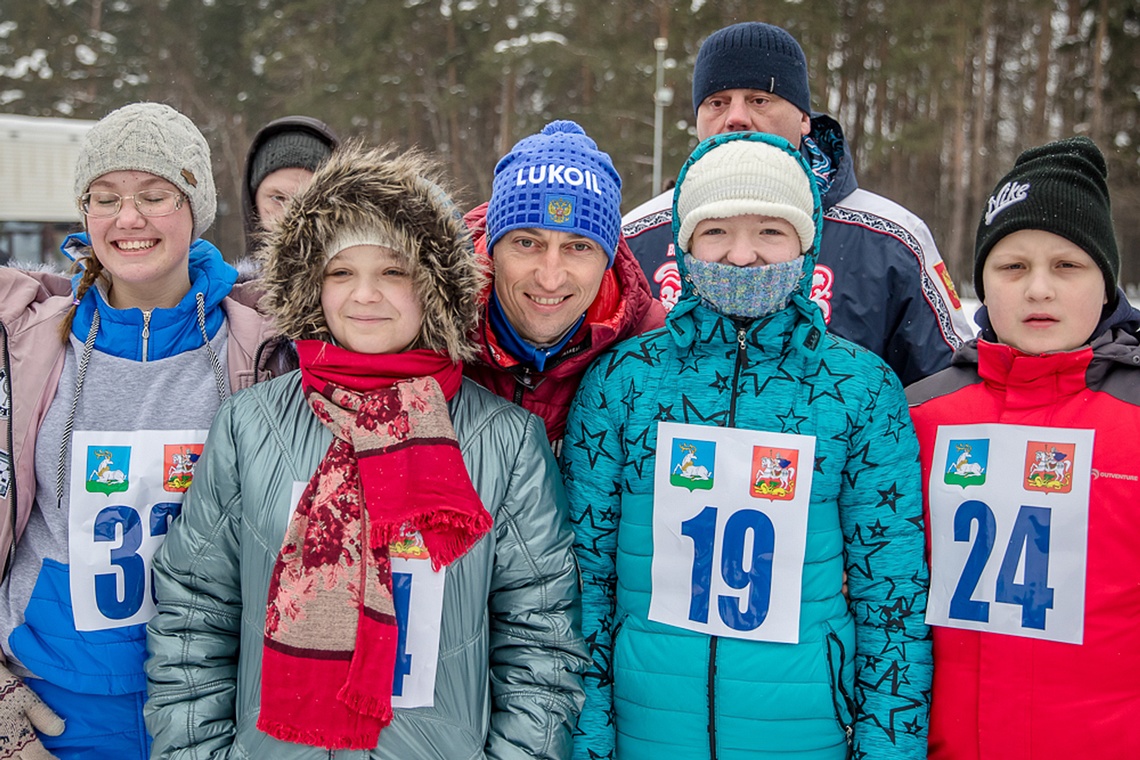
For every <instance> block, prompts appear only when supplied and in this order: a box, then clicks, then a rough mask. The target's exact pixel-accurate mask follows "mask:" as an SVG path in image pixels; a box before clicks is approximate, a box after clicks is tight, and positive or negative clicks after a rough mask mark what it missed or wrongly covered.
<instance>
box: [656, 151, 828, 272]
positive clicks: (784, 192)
mask: <svg viewBox="0 0 1140 760" xmlns="http://www.w3.org/2000/svg"><path fill="white" fill-rule="evenodd" d="M811 182H812V179H811V178H810V177H809V176H808V175H807V174H806V173H805V172H804V170H803V167H801V166H800V164H799V162H798V161H796V159H795V158H794V157H793V156H791V155H789V154H788V153H787V152H785V151H783V150H781V149H780V148H778V147H776V146H774V145H770V144H768V143H766V142H760V141H754V140H733V141H731V142H725V143H723V144H721V145H716V146H713V147H712V148H711V149H710V150H708V151H707V152H706V153H705V154H704V155H703V156H701V157H700V158H698V159H697V160H696V161H695V162H694V163H693V164H692V165H690V166H689V167H688V171H687V173H685V174H684V176H683V178H682V181H681V184H680V185H679V186H678V187H677V212H676V213H677V216H678V217H679V218H680V222H681V223H680V228H679V231H678V233H677V245H678V246H679V247H680V248H681V250H682V251H684V252H689V241H690V240H691V239H692V236H693V230H695V229H696V227H697V223H698V222H701V221H702V220H705V219H727V218H728V217H732V216H741V215H743V214H760V215H762V216H772V217H777V218H779V219H785V220H787V221H788V223H789V224H791V225H792V226H793V227H795V229H796V234H797V235H798V236H799V239H800V253H806V252H807V251H809V250H810V249H811V247H812V244H813V243H814V242H815V222H813V221H812V211H813V210H814V201H813V198H812V187H811Z"/></svg>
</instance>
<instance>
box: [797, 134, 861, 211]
mask: <svg viewBox="0 0 1140 760" xmlns="http://www.w3.org/2000/svg"><path fill="white" fill-rule="evenodd" d="M808 137H810V138H811V139H812V140H813V141H814V142H815V144H816V147H818V148H819V150H820V152H821V153H822V154H823V156H824V157H825V158H826V159H827V160H828V162H830V164H831V170H830V172H828V174H829V176H830V177H831V182H830V184H829V185H828V188H827V192H826V193H825V194H824V196H823V198H822V199H821V200H822V202H823V208H824V209H825V210H826V209H829V208H831V207H832V206H834V205H835V204H836V203H839V201H841V200H843V199H844V198H846V197H847V196H848V195H851V193H853V192H855V191H856V190H858V189H859V182H858V180H857V179H856V178H855V162H854V161H853V160H852V159H851V151H850V150H849V149H848V147H847V138H845V137H844V136H843V127H841V126H839V122H837V121H836V120H835V119H833V118H831V117H830V116H828V115H827V114H822V113H813V114H812V115H811V132H809V133H808Z"/></svg>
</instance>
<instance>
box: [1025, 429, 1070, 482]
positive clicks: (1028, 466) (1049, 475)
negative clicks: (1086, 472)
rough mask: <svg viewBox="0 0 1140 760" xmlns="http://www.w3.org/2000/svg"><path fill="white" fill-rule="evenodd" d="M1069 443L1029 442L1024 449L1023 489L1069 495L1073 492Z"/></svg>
mask: <svg viewBox="0 0 1140 760" xmlns="http://www.w3.org/2000/svg"><path fill="white" fill-rule="evenodd" d="M1075 449H1076V446H1074V445H1073V444H1071V443H1047V442H1042V441H1030V442H1029V445H1028V446H1026V447H1025V489H1026V490H1027V491H1040V492H1041V493H1069V491H1071V490H1073V455H1074V452H1075Z"/></svg>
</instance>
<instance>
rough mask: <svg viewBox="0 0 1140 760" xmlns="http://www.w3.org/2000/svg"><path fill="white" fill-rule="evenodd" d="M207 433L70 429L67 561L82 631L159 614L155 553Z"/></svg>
mask: <svg viewBox="0 0 1140 760" xmlns="http://www.w3.org/2000/svg"><path fill="white" fill-rule="evenodd" d="M207 432H208V431H206V430H138V431H134V432H105V431H99V432H94V431H85V430H83V431H77V432H75V433H74V434H73V436H72V440H71V479H70V483H69V489H70V490H69V493H70V500H71V506H70V512H69V514H68V562H69V564H70V566H71V567H70V576H71V605H72V607H73V609H74V614H75V627H76V629H77V630H80V631H101V630H106V629H109V628H120V627H123V626H128V625H136V624H138V623H145V622H147V621H148V620H150V619H151V617H153V616H154V612H155V605H154V579H153V577H152V574H151V559H152V558H153V557H154V553H155V551H157V550H158V547H159V546H161V545H162V542H163V541H164V540H166V532H167V530H168V529H169V527H170V522H171V520H173V519H174V518H175V517H177V516H178V513H179V512H180V511H181V510H182V498H183V495H184V494H185V492H186V489H187V488H189V487H190V482H191V480H192V479H193V476H194V465H195V463H196V462H197V461H198V458H199V457H200V456H201V454H202V445H203V443H205V441H206V433H207Z"/></svg>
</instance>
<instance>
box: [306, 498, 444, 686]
mask: <svg viewBox="0 0 1140 760" xmlns="http://www.w3.org/2000/svg"><path fill="white" fill-rule="evenodd" d="M307 485H308V483H301V482H295V483H293V490H292V495H291V502H290V503H291V504H292V505H293V507H292V509H291V510H290V517H292V512H293V511H294V510H296V508H297V504H298V503H299V502H300V501H301V495H302V494H303V493H304V491H305V487H306V486H307ZM388 556H389V559H390V561H391V563H392V602H393V604H394V606H395V607H396V626H397V628H398V629H399V633H398V634H397V638H396V670H395V673H394V674H393V678H392V707H403V708H408V707H431V706H433V705H434V704H435V675H436V671H437V670H438V669H439V631H440V626H441V625H442V622H443V591H444V579H445V578H446V571H447V568H446V567H441V568H440V569H439V570H438V571H433V570H432V569H431V557H430V556H429V555H428V553H427V549H425V548H424V545H423V540H422V539H421V538H420V536H419V534H418V533H416V532H412V533H410V534H408V535H405V536H404V537H403V538H401V539H400V540H398V541H395V542H393V543H392V544H391V545H390V546H389V547H388Z"/></svg>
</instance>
